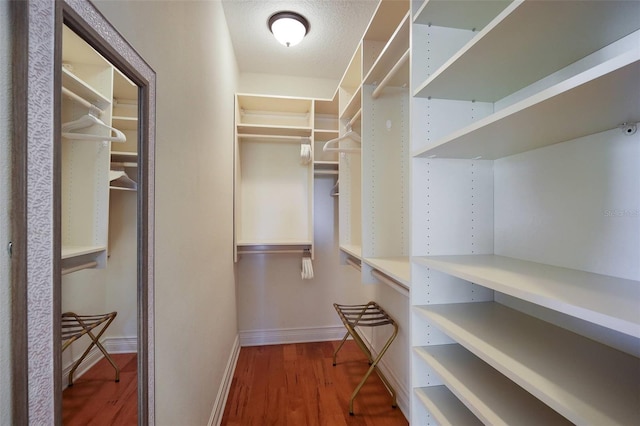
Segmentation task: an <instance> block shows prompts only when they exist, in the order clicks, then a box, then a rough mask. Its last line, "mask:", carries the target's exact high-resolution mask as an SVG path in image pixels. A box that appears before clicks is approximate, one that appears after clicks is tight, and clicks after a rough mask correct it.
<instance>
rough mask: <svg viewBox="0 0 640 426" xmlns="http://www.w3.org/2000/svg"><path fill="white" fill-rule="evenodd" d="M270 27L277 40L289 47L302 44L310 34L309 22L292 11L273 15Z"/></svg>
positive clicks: (270, 19) (269, 22)
mask: <svg viewBox="0 0 640 426" xmlns="http://www.w3.org/2000/svg"><path fill="white" fill-rule="evenodd" d="M268 26H269V30H271V32H272V33H273V36H274V37H275V38H276V40H278V41H279V42H280V43H282V44H284V45H285V46H287V47H291V46H295V45H296V44H298V43H300V42H301V41H302V39H303V38H304V36H306V35H307V33H308V32H309V21H307V20H306V18H305V17H304V16H302V15H300V14H299V13H295V12H290V11H286V12H278V13H275V14H273V15H271V17H270V18H269V21H268Z"/></svg>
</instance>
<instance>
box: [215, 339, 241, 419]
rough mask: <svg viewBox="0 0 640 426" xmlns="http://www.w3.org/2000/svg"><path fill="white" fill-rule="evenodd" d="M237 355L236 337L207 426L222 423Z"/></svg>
mask: <svg viewBox="0 0 640 426" xmlns="http://www.w3.org/2000/svg"><path fill="white" fill-rule="evenodd" d="M238 355H240V337H239V336H236V339H235V341H234V342H233V347H232V348H231V354H230V355H229V360H228V361H227V367H226V368H225V370H224V376H223V377H222V383H221V384H220V388H219V389H218V395H217V396H216V401H215V402H214V404H213V411H212V412H211V417H210V418H209V426H214V425H215V426H220V423H221V422H222V415H223V414H224V407H225V405H227V398H228V397H229V391H230V390H231V382H232V381H233V373H234V371H235V370H236V364H237V363H238Z"/></svg>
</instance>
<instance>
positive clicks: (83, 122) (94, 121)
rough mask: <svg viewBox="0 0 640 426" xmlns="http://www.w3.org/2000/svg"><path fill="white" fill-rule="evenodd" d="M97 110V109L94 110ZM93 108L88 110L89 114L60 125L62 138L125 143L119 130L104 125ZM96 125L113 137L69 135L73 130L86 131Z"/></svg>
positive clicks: (125, 139) (124, 138)
mask: <svg viewBox="0 0 640 426" xmlns="http://www.w3.org/2000/svg"><path fill="white" fill-rule="evenodd" d="M96 110H97V108H96ZM96 110H94V108H89V113H88V114H85V115H83V116H82V117H80V118H79V119H77V120H74V121H70V122H68V123H62V136H63V137H65V138H67V139H84V140H96V141H111V142H126V141H127V137H126V136H125V134H124V133H122V132H121V131H120V130H118V129H116V128H114V127H111V126H109V125H107V124H105V123H104V122H103V121H102V120H100V119H99V118H98V117H97V116H96V115H97V111H96ZM94 125H98V126H101V127H104V128H105V129H108V130H110V131H111V132H114V133H115V134H116V135H115V136H102V135H93V134H86V133H71V132H72V131H73V130H81V129H86V128H88V127H91V126H94Z"/></svg>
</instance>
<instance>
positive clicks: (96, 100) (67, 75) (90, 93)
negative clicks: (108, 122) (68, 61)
mask: <svg viewBox="0 0 640 426" xmlns="http://www.w3.org/2000/svg"><path fill="white" fill-rule="evenodd" d="M62 87H65V88H67V89H69V90H71V91H72V92H73V93H75V94H76V95H78V96H80V97H81V98H83V99H85V100H86V101H88V102H91V103H92V104H94V105H95V106H96V107H98V108H100V109H101V110H105V109H107V108H109V106H110V105H111V101H110V100H109V99H107V98H106V97H104V96H103V95H102V94H101V93H99V92H98V91H97V90H95V89H94V88H93V87H91V86H89V85H88V84H87V83H85V82H84V81H82V80H81V79H80V78H78V77H77V76H76V75H75V74H73V73H72V72H71V71H69V70H68V69H66V68H65V67H62Z"/></svg>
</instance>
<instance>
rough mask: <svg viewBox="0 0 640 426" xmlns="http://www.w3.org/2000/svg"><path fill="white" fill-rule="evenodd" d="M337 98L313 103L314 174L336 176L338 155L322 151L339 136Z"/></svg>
mask: <svg viewBox="0 0 640 426" xmlns="http://www.w3.org/2000/svg"><path fill="white" fill-rule="evenodd" d="M338 108H339V105H338V96H337V94H336V96H334V98H333V99H332V100H330V101H328V100H315V101H314V107H313V111H314V114H315V116H314V121H313V166H314V170H315V172H316V173H329V174H336V175H337V174H338V163H339V161H338V153H337V152H332V151H329V152H326V151H323V147H324V145H325V144H326V143H327V142H329V141H330V140H333V139H335V138H337V137H338V136H339V135H340V131H339V124H338Z"/></svg>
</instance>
